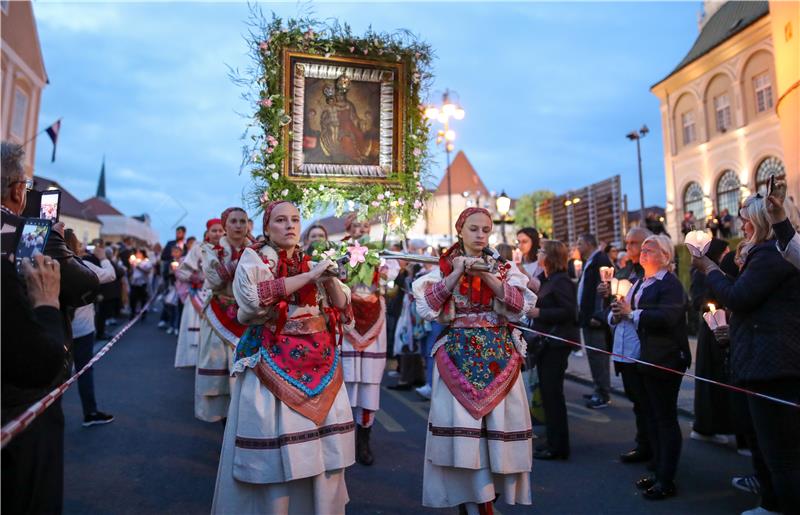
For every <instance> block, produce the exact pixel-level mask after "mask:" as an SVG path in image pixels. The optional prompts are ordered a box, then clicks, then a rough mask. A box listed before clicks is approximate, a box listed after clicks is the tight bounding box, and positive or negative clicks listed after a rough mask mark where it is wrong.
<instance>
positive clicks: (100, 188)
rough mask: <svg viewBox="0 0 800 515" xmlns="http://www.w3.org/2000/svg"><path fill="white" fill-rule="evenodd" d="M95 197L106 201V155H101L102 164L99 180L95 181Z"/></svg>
mask: <svg viewBox="0 0 800 515" xmlns="http://www.w3.org/2000/svg"><path fill="white" fill-rule="evenodd" d="M95 197H98V198H101V199H103V200H105V201H108V198H106V156H105V155H104V156H103V166H102V167H100V180H99V181H98V182H97V193H95Z"/></svg>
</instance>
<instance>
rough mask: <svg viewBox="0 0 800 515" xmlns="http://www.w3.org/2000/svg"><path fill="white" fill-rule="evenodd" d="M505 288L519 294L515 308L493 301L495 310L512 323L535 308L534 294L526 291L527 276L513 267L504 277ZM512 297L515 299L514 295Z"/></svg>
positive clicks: (502, 302) (503, 302)
mask: <svg viewBox="0 0 800 515" xmlns="http://www.w3.org/2000/svg"><path fill="white" fill-rule="evenodd" d="M505 287H506V288H514V289H516V290H517V291H518V292H519V294H521V299H519V300H517V302H516V303H517V305H516V306H512V305H509V304H508V303H507V302H505V301H500V300H497V299H495V303H494V307H495V310H497V312H498V313H500V314H501V315H504V316H505V317H506V318H508V319H509V320H511V321H512V322H517V321H519V319H520V318H521V317H522V316H523V315H524V314H525V313H527V312H528V311H530V310H531V309H532V308H533V307H534V306H536V294H535V293H533V292H532V291H531V290H529V289H528V278H527V276H526V275H525V274H523V273H522V272H520V271H519V270H518V269H517V268H515V267H511V269H509V271H508V276H507V277H506V282H505ZM514 296H515V297H516V295H514ZM506 297H508V295H506ZM520 301H521V302H520Z"/></svg>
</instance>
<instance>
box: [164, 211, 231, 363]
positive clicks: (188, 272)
mask: <svg viewBox="0 0 800 515" xmlns="http://www.w3.org/2000/svg"><path fill="white" fill-rule="evenodd" d="M223 234H225V230H224V229H223V228H222V220H220V219H219V218H212V219H211V220H209V221H208V222H206V234H205V237H204V238H203V242H204V243H210V244H211V245H212V246H214V245H217V244H218V243H219V240H220V238H221V237H222V235H223ZM202 257H203V256H202V250H201V245H193V246H192V248H191V250H189V253H188V254H186V257H185V258H183V261H182V262H181V264H180V266H179V267H178V269H177V270H176V271H175V277H176V279H177V281H176V288H177V289H178V295H180V298H181V302H183V313H182V314H181V326H180V330H179V331H178V346H177V347H176V348H175V368H182V367H193V366H195V365H196V364H197V349H198V347H199V345H200V319H201V318H202V314H203V308H204V307H205V304H206V300H207V297H208V295H209V292H208V289H207V288H205V287H204V283H205V274H203V267H202V266H201V263H200V262H201V260H202ZM189 304H191V306H189Z"/></svg>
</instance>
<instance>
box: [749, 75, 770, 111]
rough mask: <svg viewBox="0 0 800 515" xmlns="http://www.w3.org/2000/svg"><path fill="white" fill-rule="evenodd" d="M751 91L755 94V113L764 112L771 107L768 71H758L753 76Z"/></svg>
mask: <svg viewBox="0 0 800 515" xmlns="http://www.w3.org/2000/svg"><path fill="white" fill-rule="evenodd" d="M753 93H754V95H755V102H756V113H764V112H766V111H768V110H770V109H771V108H772V106H773V105H774V104H773V99H772V81H771V80H770V77H769V72H764V73H759V74H758V75H756V76H755V77H753Z"/></svg>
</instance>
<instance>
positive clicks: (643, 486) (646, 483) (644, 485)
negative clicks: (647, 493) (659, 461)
mask: <svg viewBox="0 0 800 515" xmlns="http://www.w3.org/2000/svg"><path fill="white" fill-rule="evenodd" d="M655 484H656V478H655V476H644V477H643V478H640V479H639V480H638V481H636V488H638V489H639V490H647V489H648V488H650V487H651V486H653V485H655Z"/></svg>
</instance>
